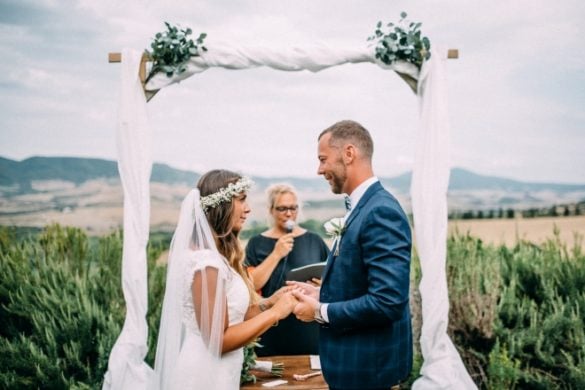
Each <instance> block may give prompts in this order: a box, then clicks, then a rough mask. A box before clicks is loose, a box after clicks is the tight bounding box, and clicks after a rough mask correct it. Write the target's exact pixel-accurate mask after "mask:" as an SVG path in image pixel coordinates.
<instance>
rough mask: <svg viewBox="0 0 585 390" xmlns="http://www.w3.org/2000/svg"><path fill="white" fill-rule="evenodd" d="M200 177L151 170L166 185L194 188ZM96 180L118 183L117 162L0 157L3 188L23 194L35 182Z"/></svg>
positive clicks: (162, 168)
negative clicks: (179, 184) (184, 184)
mask: <svg viewBox="0 0 585 390" xmlns="http://www.w3.org/2000/svg"><path fill="white" fill-rule="evenodd" d="M199 176H200V175H199V174H197V173H195V172H189V171H183V170H180V169H175V168H171V167H170V166H168V165H166V164H158V163H155V164H154V165H153V167H152V175H151V181H152V182H156V183H164V184H178V183H191V184H192V183H195V182H196V181H197V179H198V178H199ZM96 179H113V180H118V179H119V174H118V164H117V162H115V161H111V160H103V159H97V158H77V157H31V158H27V159H26V160H22V161H14V160H9V159H7V158H2V157H0V186H4V187H15V186H17V187H19V189H18V192H20V193H26V192H30V191H32V187H31V182H33V181H48V180H59V181H66V182H72V183H75V184H76V185H79V184H81V183H85V182H86V181H89V180H96Z"/></svg>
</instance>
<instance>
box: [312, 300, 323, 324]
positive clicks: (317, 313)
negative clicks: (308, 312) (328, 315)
mask: <svg viewBox="0 0 585 390" xmlns="http://www.w3.org/2000/svg"><path fill="white" fill-rule="evenodd" d="M322 307H323V304H321V303H319V304H318V305H317V307H316V308H315V315H314V317H315V321H317V322H318V323H320V324H324V323H325V319H324V318H323V314H322V312H321V308H322Z"/></svg>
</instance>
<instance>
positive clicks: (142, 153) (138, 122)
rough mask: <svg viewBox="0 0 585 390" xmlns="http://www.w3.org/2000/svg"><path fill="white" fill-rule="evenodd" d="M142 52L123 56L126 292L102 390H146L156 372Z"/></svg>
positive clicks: (120, 136) (120, 131)
mask: <svg viewBox="0 0 585 390" xmlns="http://www.w3.org/2000/svg"><path fill="white" fill-rule="evenodd" d="M141 57H142V53H141V52H138V51H130V50H124V52H123V53H122V83H121V84H122V89H121V93H120V103H119V104H120V106H119V112H118V123H117V147H118V171H119V172H120V179H121V181H122V187H123V189H124V246H123V251H124V252H123V255H122V289H123V291H124V300H125V301H126V318H125V320H124V327H123V328H122V332H121V333H120V336H118V339H117V340H116V343H115V344H114V347H113V348H112V351H111V353H110V358H109V361H108V371H107V372H106V375H105V378H104V384H103V387H102V388H103V389H112V390H118V389H120V390H122V389H146V386H147V383H148V380H149V377H150V375H151V373H152V369H151V368H150V367H149V366H148V365H147V364H146V363H145V362H144V357H145V356H146V354H147V352H148V346H147V344H146V341H147V338H148V325H147V323H146V311H147V308H148V295H147V288H148V286H147V280H148V279H147V269H146V268H147V266H146V244H147V243H148V232H149V228H150V184H149V183H150V173H151V168H152V132H151V129H150V125H149V120H148V115H147V112H146V100H145V98H144V93H143V91H142V84H141V82H140V79H139V77H138V67H139V65H140V59H141Z"/></svg>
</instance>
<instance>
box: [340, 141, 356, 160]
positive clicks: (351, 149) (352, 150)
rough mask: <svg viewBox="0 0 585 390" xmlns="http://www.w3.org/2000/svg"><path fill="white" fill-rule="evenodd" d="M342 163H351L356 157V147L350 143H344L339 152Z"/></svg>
mask: <svg viewBox="0 0 585 390" xmlns="http://www.w3.org/2000/svg"><path fill="white" fill-rule="evenodd" d="M341 155H342V158H343V163H344V164H345V165H349V164H351V163H353V162H354V161H355V159H356V157H357V149H356V147H355V146H353V145H352V144H345V145H344V146H343V151H342V152H341Z"/></svg>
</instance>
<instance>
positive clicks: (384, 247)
mask: <svg viewBox="0 0 585 390" xmlns="http://www.w3.org/2000/svg"><path fill="white" fill-rule="evenodd" d="M338 245H339V252H338V253H339V255H338V256H335V255H334V253H335V252H336V251H335V249H336V248H335V247H334V248H333V250H332V251H331V253H330V254H329V257H328V259H327V266H326V268H325V271H324V272H323V279H322V286H321V292H320V301H321V302H324V303H329V306H328V307H327V315H328V317H329V323H328V324H326V325H323V326H322V327H321V330H320V335H319V355H320V359H321V367H322V369H323V375H324V377H325V380H326V381H327V383H328V384H329V386H331V387H336V388H345V389H352V388H355V389H367V388H390V386H392V385H395V384H397V383H398V382H400V381H401V380H403V379H405V378H406V377H407V376H408V374H409V373H410V371H411V369H412V329H411V321H410V309H409V285H410V255H411V233H410V226H409V224H408V219H407V217H406V215H405V214H404V211H403V210H402V208H401V207H400V205H399V203H398V201H397V200H396V199H395V198H394V197H393V196H392V195H391V194H390V193H388V191H386V190H385V189H384V188H383V187H382V185H381V184H380V183H379V182H376V183H374V184H372V185H371V186H370V187H369V188H368V189H367V191H366V192H365V193H364V195H363V196H362V198H361V199H360V201H359V202H358V204H357V205H356V206H355V207H354V209H353V211H352V213H351V214H350V215H349V218H348V220H347V221H346V223H345V228H344V233H343V235H342V237H341V239H340V240H338Z"/></svg>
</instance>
